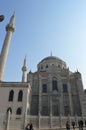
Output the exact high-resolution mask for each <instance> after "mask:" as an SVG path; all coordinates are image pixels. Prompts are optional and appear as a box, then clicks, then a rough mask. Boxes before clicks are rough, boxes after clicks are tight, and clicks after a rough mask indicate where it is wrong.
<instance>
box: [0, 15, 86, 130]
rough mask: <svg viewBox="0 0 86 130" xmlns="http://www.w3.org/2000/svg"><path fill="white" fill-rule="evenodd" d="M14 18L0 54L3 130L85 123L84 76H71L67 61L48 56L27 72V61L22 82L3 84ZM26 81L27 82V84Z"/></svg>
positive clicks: (72, 74)
mask: <svg viewBox="0 0 86 130" xmlns="http://www.w3.org/2000/svg"><path fill="white" fill-rule="evenodd" d="M14 22H15V14H13V15H12V17H11V18H10V21H9V23H8V24H7V26H6V36H5V40H4V43H3V46H2V50H1V53H0V130H17V129H18V130H23V128H24V127H25V125H26V124H27V123H33V126H34V129H37V130H41V129H43V130H45V129H51V130H52V129H56V128H58V127H63V126H64V125H65V121H66V120H70V121H71V120H75V121H76V123H77V122H78V119H80V118H82V119H83V120H84V119H86V93H85V92H86V91H85V90H84V88H83V83H82V76H81V73H80V72H78V71H76V72H71V71H70V70H69V68H68V67H67V64H66V62H65V61H63V60H61V59H60V58H58V57H56V56H52V55H51V56H48V57H45V58H44V59H42V60H41V61H40V62H39V63H38V65H37V71H36V72H31V71H29V72H28V73H26V72H27V66H26V57H25V59H24V63H23V67H22V81H21V82H5V81H3V76H4V70H5V65H6V60H7V55H8V51H9V47H10V41H11V37H12V33H13V32H14V31H15V27H14ZM26 79H27V81H26Z"/></svg>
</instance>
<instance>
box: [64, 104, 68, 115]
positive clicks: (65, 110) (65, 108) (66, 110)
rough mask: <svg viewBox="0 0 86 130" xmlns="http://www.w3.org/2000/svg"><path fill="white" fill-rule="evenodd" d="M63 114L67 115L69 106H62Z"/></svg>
mask: <svg viewBox="0 0 86 130" xmlns="http://www.w3.org/2000/svg"><path fill="white" fill-rule="evenodd" d="M64 115H65V116H68V115H69V106H64Z"/></svg>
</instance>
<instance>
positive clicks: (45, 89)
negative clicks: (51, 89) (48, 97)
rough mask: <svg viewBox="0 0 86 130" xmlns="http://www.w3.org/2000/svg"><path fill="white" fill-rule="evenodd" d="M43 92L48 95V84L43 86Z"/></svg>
mask: <svg viewBox="0 0 86 130" xmlns="http://www.w3.org/2000/svg"><path fill="white" fill-rule="evenodd" d="M42 92H43V93H47V84H43V86H42Z"/></svg>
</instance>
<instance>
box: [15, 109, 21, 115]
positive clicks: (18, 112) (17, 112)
mask: <svg viewBox="0 0 86 130" xmlns="http://www.w3.org/2000/svg"><path fill="white" fill-rule="evenodd" d="M21 113H22V111H21V108H20V107H19V108H18V109H17V111H16V114H17V115H21Z"/></svg>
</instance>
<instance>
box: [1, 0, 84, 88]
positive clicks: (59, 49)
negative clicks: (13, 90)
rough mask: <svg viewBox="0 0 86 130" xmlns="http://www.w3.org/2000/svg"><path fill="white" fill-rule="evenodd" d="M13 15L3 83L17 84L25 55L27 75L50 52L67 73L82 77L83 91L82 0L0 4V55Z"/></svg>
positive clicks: (6, 2) (13, 1) (4, 2)
mask: <svg viewBox="0 0 86 130" xmlns="http://www.w3.org/2000/svg"><path fill="white" fill-rule="evenodd" d="M14 11H15V17H16V20H15V32H14V33H13V35H12V39H11V44H10V48H9V53H8V57H7V62H6V67H5V73H4V81H19V82H20V81H21V79H22V71H21V68H22V65H23V60H24V57H25V55H26V57H27V73H28V72H29V71H30V70H31V71H32V72H35V71H37V64H38V63H39V62H40V61H41V60H42V59H43V58H45V57H47V56H50V54H51V52H52V55H53V56H56V57H59V58H60V59H62V60H63V61H65V62H66V64H67V67H69V69H70V71H72V72H76V71H77V70H78V71H79V72H80V73H81V74H82V81H83V87H84V88H85V89H86V0H18V1H17V0H9V1H5V0H0V15H2V14H3V15H4V16H5V19H4V21H3V22H0V52H1V49H2V45H3V42H4V38H5V35H6V31H5V26H6V25H7V23H9V20H10V17H11V16H12V15H13V13H14Z"/></svg>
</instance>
